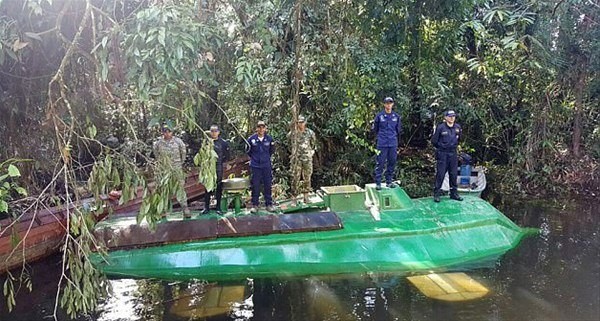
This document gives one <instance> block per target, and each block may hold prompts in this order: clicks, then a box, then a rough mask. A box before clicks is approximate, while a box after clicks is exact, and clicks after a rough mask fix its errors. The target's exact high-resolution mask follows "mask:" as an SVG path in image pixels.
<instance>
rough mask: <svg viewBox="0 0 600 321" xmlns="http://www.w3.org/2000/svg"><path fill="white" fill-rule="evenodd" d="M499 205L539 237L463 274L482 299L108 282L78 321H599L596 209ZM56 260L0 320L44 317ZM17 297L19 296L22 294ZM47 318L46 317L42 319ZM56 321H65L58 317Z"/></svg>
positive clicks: (367, 282)
mask: <svg viewBox="0 0 600 321" xmlns="http://www.w3.org/2000/svg"><path fill="white" fill-rule="evenodd" d="M548 203H549V202H546V201H541V202H532V201H528V202H516V201H513V202H502V203H499V204H496V206H497V207H498V208H499V209H500V210H501V211H502V212H503V213H505V214H506V215H507V216H508V217H509V218H511V219H512V220H513V221H515V222H516V223H517V224H519V225H521V226H529V227H539V228H540V229H541V233H540V235H538V236H535V237H530V238H527V239H525V240H523V241H522V243H521V245H520V246H519V247H517V248H516V249H515V250H513V251H511V252H509V253H508V254H506V255H505V256H504V257H503V258H502V259H501V260H500V261H498V262H488V264H487V265H484V267H482V266H481V265H480V266H478V267H476V268H474V267H469V268H465V269H463V270H466V271H467V274H469V276H471V277H472V278H473V279H475V280H477V281H478V282H480V283H481V284H483V285H484V286H485V287H487V288H488V289H489V290H490V294H488V295H487V296H485V297H484V298H482V299H477V300H472V301H465V302H452V303H450V302H443V301H436V300H434V299H430V298H427V297H426V296H425V295H424V294H422V293H421V292H420V291H419V290H417V289H416V288H415V287H414V286H413V285H412V284H410V282H408V281H407V279H406V275H394V274H360V275H330V276H312V277H305V278H279V279H275V278H271V279H259V280H242V281H239V282H231V283H222V284H216V283H206V282H202V281H189V282H175V283H170V282H166V281H156V280H130V279H121V280H112V281H111V282H112V285H113V290H114V293H113V294H112V295H111V296H110V297H108V298H107V299H106V300H105V301H104V302H102V303H101V305H100V308H99V309H98V311H97V312H96V313H95V314H94V315H91V316H85V317H81V318H79V320H99V321H108V320H111V321H112V320H156V321H159V320H164V321H168V320H173V321H174V320H212V321H217V320H240V321H242V320H260V321H262V320H298V321H325V320H328V321H346V320H407V321H408V320H598V319H600V217H599V215H598V213H599V208H600V203H599V202H598V201H579V202H569V203H567V205H564V206H563V205H559V204H558V203H556V204H548ZM59 259H60V258H59V257H52V258H49V259H47V260H45V261H43V262H39V263H36V264H33V265H32V267H31V270H32V273H33V276H34V293H32V294H27V293H20V294H19V296H18V298H17V300H18V305H17V307H16V309H15V310H14V311H13V312H12V313H10V314H9V313H8V312H7V311H6V306H5V303H4V302H2V303H0V320H11V321H21V320H47V316H48V315H51V314H52V309H53V305H54V294H55V292H56V280H58V276H59V275H60V265H59ZM22 292H23V291H22ZM45 317H46V318H45ZM59 319H60V320H67V318H66V317H65V316H64V314H61V315H59Z"/></svg>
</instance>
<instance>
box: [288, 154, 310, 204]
mask: <svg viewBox="0 0 600 321" xmlns="http://www.w3.org/2000/svg"><path fill="white" fill-rule="evenodd" d="M291 169H292V187H293V188H294V190H293V192H294V194H296V195H298V194H300V193H308V192H310V187H311V185H312V184H311V176H312V173H313V163H312V159H311V160H310V161H297V162H295V163H294V164H293V165H292V168H291Z"/></svg>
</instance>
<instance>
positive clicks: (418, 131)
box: [406, 1, 427, 147]
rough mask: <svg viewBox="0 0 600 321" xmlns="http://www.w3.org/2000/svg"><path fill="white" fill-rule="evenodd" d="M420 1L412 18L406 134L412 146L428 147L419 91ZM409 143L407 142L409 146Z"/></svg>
mask: <svg viewBox="0 0 600 321" xmlns="http://www.w3.org/2000/svg"><path fill="white" fill-rule="evenodd" d="M422 5H423V4H422V3H421V2H420V1H414V3H413V5H412V7H411V9H412V12H411V17H410V33H411V52H410V98H411V109H410V113H409V117H408V118H409V119H408V120H409V121H408V124H410V125H409V126H407V128H410V131H407V132H406V134H407V135H410V136H411V141H410V145H412V146H417V147H426V146H427V139H425V134H424V128H423V126H422V124H421V91H420V89H419V83H420V71H419V61H420V60H421V6H422ZM408 143H409V142H407V144H408Z"/></svg>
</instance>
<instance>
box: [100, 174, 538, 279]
mask: <svg viewBox="0 0 600 321" xmlns="http://www.w3.org/2000/svg"><path fill="white" fill-rule="evenodd" d="M396 190H398V191H396ZM387 192H391V193H392V194H394V193H395V194H402V195H399V196H398V195H392V196H394V197H396V198H397V199H399V201H398V202H394V199H392V201H391V207H394V208H393V209H388V210H383V209H382V208H384V207H385V206H384V204H383V203H382V204H378V200H374V199H373V198H374V197H376V196H374V195H376V193H377V192H376V191H375V190H374V189H373V188H372V186H368V187H367V193H365V194H366V195H367V203H369V201H371V202H372V203H374V205H376V208H379V209H382V210H380V212H379V213H378V214H375V215H373V214H372V212H369V211H368V210H366V209H362V210H360V209H359V210H345V211H336V213H337V214H338V216H339V217H340V219H341V221H342V223H343V228H342V229H339V230H332V231H319V232H299V233H287V234H270V235H263V236H245V237H224V238H217V239H211V240H198V241H192V242H187V243H178V244H164V245H160V246H154V247H146V248H139V249H130V250H115V251H110V252H109V253H108V256H107V257H106V258H105V259H106V260H105V261H104V260H103V259H102V258H100V257H99V255H97V254H96V255H94V256H93V257H92V262H93V263H94V265H95V266H96V267H98V268H99V269H101V270H102V271H104V272H105V273H107V274H108V275H113V276H123V277H139V278H159V279H171V280H178V279H180V280H186V279H190V278H197V279H205V280H228V279H243V278H258V277H272V276H301V275H315V274H332V273H336V274H337V273H362V272H417V271H431V270H440V269H445V268H451V267H453V266H458V265H464V264H471V263H474V262H477V261H481V260H490V259H492V260H494V259H497V258H499V257H500V256H501V255H503V254H504V253H506V252H507V251H509V250H510V249H512V248H514V247H516V246H517V245H518V243H519V241H520V240H521V238H522V237H523V236H524V235H526V234H527V233H528V232H529V231H528V229H522V228H520V227H519V226H517V225H515V224H514V223H513V222H512V221H510V220H509V219H508V218H506V217H505V216H504V215H503V214H502V213H500V212H499V211H498V210H496V209H495V208H494V207H493V206H491V205H490V204H489V203H487V202H486V201H484V200H482V199H480V198H478V197H474V196H466V197H465V200H464V201H463V202H456V201H450V200H448V199H447V198H446V199H443V200H442V202H440V203H434V202H433V200H432V199H431V198H423V199H414V200H410V199H406V198H407V197H406V196H405V194H404V192H403V191H402V189H400V188H396V189H392V190H387ZM363 197H364V196H363ZM327 201H328V199H327V197H326V203H327ZM386 204H387V205H390V204H389V200H386ZM377 205H379V206H377ZM332 210H334V209H333V208H332ZM377 218H379V220H376V219H377ZM196 219H199V220H202V219H207V218H206V217H205V216H199V217H198V218H196ZM123 220H125V219H116V220H114V221H107V222H104V223H102V224H117V223H118V224H123V225H126V224H127V222H124V221H123ZM115 221H118V222H115ZM132 222H133V223H135V219H132Z"/></svg>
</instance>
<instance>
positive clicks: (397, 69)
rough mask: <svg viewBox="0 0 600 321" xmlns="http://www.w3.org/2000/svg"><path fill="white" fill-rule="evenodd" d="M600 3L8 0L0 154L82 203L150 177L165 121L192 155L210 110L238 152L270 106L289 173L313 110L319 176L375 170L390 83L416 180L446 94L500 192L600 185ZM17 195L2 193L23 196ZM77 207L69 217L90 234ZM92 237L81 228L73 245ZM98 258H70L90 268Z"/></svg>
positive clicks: (428, 174)
mask: <svg viewBox="0 0 600 321" xmlns="http://www.w3.org/2000/svg"><path fill="white" fill-rule="evenodd" d="M599 13H600V4H599V3H598V1H596V0H554V1H540V0H529V1H518V0H499V1H485V0H460V1H448V0H431V1H414V0H413V1H399V0H391V1H381V0H372V1H371V0H363V1H327V2H322V1H315V0H295V1H287V0H271V1H254V0H253V1H247V0H244V1H242V0H226V1H215V0H203V1H196V0H170V1H169V0H162V1H161V0H128V1H126V0H85V1H75V0H53V1H50V0H24V1H17V0H0V114H1V115H2V117H0V138H2V144H0V161H2V160H6V159H13V158H15V159H30V160H32V161H31V162H20V163H19V162H17V163H15V162H10V164H11V166H17V167H19V169H20V174H21V177H20V181H19V183H18V185H15V186H24V187H27V190H29V192H30V194H33V195H37V194H40V193H41V192H43V193H41V194H42V195H43V196H42V197H39V198H36V201H43V202H52V201H55V202H56V201H65V200H67V201H68V200H71V199H72V198H77V197H80V196H81V195H82V194H85V193H86V192H93V193H94V194H98V193H105V192H106V191H108V190H109V189H112V188H119V189H125V190H131V189H133V188H134V187H135V186H145V185H146V177H147V175H145V171H144V170H148V169H149V167H150V165H151V163H152V162H151V157H150V151H151V148H150V146H151V142H152V140H153V139H154V138H156V136H157V131H156V125H157V124H159V123H160V122H161V121H164V120H167V119H170V120H172V121H173V122H174V123H175V124H176V126H177V129H178V132H179V133H180V134H181V135H182V136H183V137H184V140H185V141H186V142H187V143H188V145H189V146H190V155H189V156H190V157H189V158H190V164H192V163H191V160H192V159H193V158H194V155H195V154H196V152H197V151H198V148H199V146H200V144H201V141H202V140H203V139H204V131H203V129H205V128H208V126H209V125H210V124H212V123H216V124H220V125H221V126H222V127H223V128H224V133H225V136H226V138H229V139H231V140H232V145H233V146H234V147H235V148H236V149H237V150H238V152H240V153H241V152H242V150H243V140H242V139H241V137H245V136H248V135H249V134H250V133H251V132H252V130H253V127H254V126H253V125H254V124H255V123H256V121H257V120H259V119H262V120H265V121H266V122H267V123H268V125H269V131H270V134H272V135H273V136H274V137H275V138H276V140H278V141H279V143H280V148H278V151H277V155H276V157H275V159H274V161H275V163H276V166H277V167H276V168H277V169H276V173H275V175H276V180H277V182H278V183H279V184H281V185H282V186H287V185H288V181H289V180H290V178H289V175H290V174H289V172H288V164H289V162H290V158H291V157H293V156H291V155H294V148H293V146H294V145H293V144H291V143H290V142H289V141H287V139H286V134H287V133H288V132H289V131H290V128H291V125H290V124H292V123H293V120H294V119H295V118H297V117H298V115H299V114H302V115H304V116H306V117H307V118H308V121H309V127H311V128H312V129H313V130H314V131H315V132H316V134H317V136H318V140H319V150H318V151H317V154H316V157H315V158H316V159H315V180H314V181H315V182H316V184H327V185H331V184H346V183H356V184H364V183H365V182H368V181H370V180H371V179H372V178H371V177H372V169H373V150H372V139H373V137H372V136H371V135H370V126H371V121H372V118H373V116H374V114H375V112H376V111H377V110H378V109H380V108H381V100H382V98H383V97H385V96H392V97H394V98H395V100H396V108H397V110H398V111H399V112H400V113H401V114H402V116H403V121H404V128H405V130H404V135H403V138H402V139H403V153H402V154H403V158H402V160H401V162H400V165H399V166H398V176H399V177H400V178H401V180H402V182H403V183H402V185H404V186H405V187H406V188H407V189H408V191H409V193H410V194H411V195H414V196H423V195H428V193H429V192H430V188H431V187H430V183H431V180H432V178H433V166H432V164H433V158H432V156H431V147H430V145H429V144H428V139H429V137H430V134H431V131H432V127H433V126H434V123H436V122H439V121H441V113H442V111H443V110H445V109H448V108H453V109H454V110H456V111H457V112H458V114H459V117H458V122H459V123H461V124H462V125H463V128H464V129H465V134H466V135H465V139H464V141H463V143H462V149H463V150H464V151H467V152H470V153H471V154H472V155H473V156H474V157H475V159H476V161H477V162H479V163H483V164H485V165H487V166H488V168H489V169H490V179H489V180H490V182H491V186H490V187H491V188H493V189H495V190H496V191H500V192H502V193H510V194H516V193H529V194H531V193H535V194H538V193H550V194H552V193H561V192H565V191H570V192H575V193H596V192H597V191H598V189H599V188H600V176H599V175H600V167H599V166H600V165H599V164H600V162H599V159H600V122H599V120H600V108H598V104H599V102H600V81H599V80H598V77H597V75H598V72H599V71H600V40H599V39H600V28H599V21H600V15H599ZM205 154H206V153H205ZM97 161H98V162H97ZM3 164H7V165H8V164H9V163H3ZM94 164H95V167H94V168H95V169H94V173H93V174H92V176H93V177H94V180H93V183H94V184H90V186H89V188H88V189H87V191H86V190H85V189H82V188H81V187H82V186H87V184H86V182H87V181H88V179H89V177H90V173H91V171H92V168H93V167H92V166H93V165H94ZM5 167H6V166H4V167H0V171H3V172H0V175H3V174H5V173H6V170H7V169H6V168H5ZM15 169H16V168H15ZM8 170H12V171H13V174H14V169H13V167H11V168H9V169H8ZM9 174H10V173H9ZM9 176H13V175H9ZM9 176H6V177H5V179H12V180H16V178H17V176H14V177H9ZM424 178H425V179H424ZM19 188H20V187H19ZM5 190H6V191H8V192H6V193H3V194H2V199H0V201H6V200H10V199H11V198H12V199H16V198H18V197H19V194H24V193H25V191H24V190H22V189H19V190H18V191H17V190H15V189H11V188H10V186H9V187H7V188H6V189H5ZM11 190H12V192H10V191H11ZM167 190H168V188H167ZM46 195H57V196H58V197H50V198H47V197H46ZM0 204H5V203H0ZM159 204H161V199H160V198H158V197H157V198H155V199H148V200H147V201H146V205H145V206H146V207H145V212H144V213H143V214H144V215H145V216H146V217H147V218H155V217H156V215H157V213H158V212H159V211H157V210H156V207H157V206H159ZM15 206H16V205H15ZM160 206H164V204H162V205H160ZM15 208H16V207H15ZM0 209H3V208H0ZM18 213H19V211H18V210H14V211H13V215H18ZM79 214H81V216H74V219H73V222H74V223H73V222H72V223H71V224H70V225H71V227H72V228H75V232H76V233H75V234H76V235H81V236H82V237H84V238H85V236H86V234H88V233H87V232H86V230H87V229H86V228H85V227H86V226H87V225H88V224H90V220H89V219H87V217H88V216H86V215H88V214H89V213H87V214H86V213H79ZM144 215H142V217H143V216H144ZM142 217H141V218H142ZM81 244H84V243H83V242H82V243H81ZM80 250H81V249H80V248H78V245H77V244H76V243H74V242H70V239H68V240H67V242H66V246H65V253H67V254H68V255H67V254H66V255H67V256H71V257H78V255H79V254H78V253H79V252H78V251H80ZM86 264H87V262H86V261H83V262H79V265H75V267H71V271H70V272H71V275H75V277H74V278H76V279H77V280H79V281H81V282H92V281H90V280H92V279H93V278H92V277H91V276H90V275H88V274H86V273H85V271H86V269H88V266H87V265H86ZM90 284H91V283H90ZM71 285H72V283H71V282H67V291H66V292H65V293H66V294H67V295H66V296H65V297H64V298H65V299H64V300H63V302H64V303H65V304H66V305H67V306H68V308H71V309H77V310H83V311H89V310H90V309H91V308H92V307H93V306H94V297H93V296H89V293H90V292H91V288H87V292H86V295H84V296H83V297H85V298H86V300H84V301H77V300H75V299H81V298H82V297H80V296H78V295H79V294H78V293H79V292H77V291H75V290H73V289H71V290H69V287H70V286H71ZM96 293H97V295H100V294H101V293H102V291H97V292H96ZM90 298H91V299H90ZM71 299H73V300H71ZM73 302H83V303H81V304H78V305H77V306H76V305H74V304H75V303H73ZM69 304H71V305H69ZM73 311H74V310H73Z"/></svg>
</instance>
